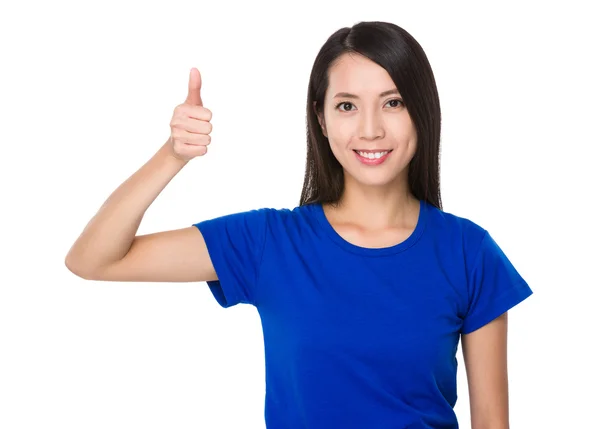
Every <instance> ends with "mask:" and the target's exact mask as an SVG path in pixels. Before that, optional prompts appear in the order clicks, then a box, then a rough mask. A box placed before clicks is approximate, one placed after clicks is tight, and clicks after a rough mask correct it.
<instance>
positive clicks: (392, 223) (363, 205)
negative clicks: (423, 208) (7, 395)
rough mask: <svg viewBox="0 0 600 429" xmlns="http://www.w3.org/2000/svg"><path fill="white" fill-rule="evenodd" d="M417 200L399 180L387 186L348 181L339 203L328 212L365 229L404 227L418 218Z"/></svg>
mask: <svg viewBox="0 0 600 429" xmlns="http://www.w3.org/2000/svg"><path fill="white" fill-rule="evenodd" d="M418 207H419V200H418V199H417V198H416V197H415V196H414V195H412V193H411V192H410V190H409V188H408V183H407V178H406V177H402V178H399V179H398V180H396V181H394V182H392V183H389V184H388V185H386V186H365V185H362V184H360V183H357V182H355V181H353V180H352V179H349V178H347V179H346V180H345V184H344V193H343V195H342V197H341V198H340V201H339V203H338V204H337V205H336V206H335V207H331V210H332V211H333V212H335V216H336V217H337V218H338V219H340V220H343V221H346V222H352V223H355V224H359V225H363V226H364V227H365V228H366V229H381V228H394V227H404V226H406V225H407V224H412V223H414V218H415V216H418V210H419V209H418Z"/></svg>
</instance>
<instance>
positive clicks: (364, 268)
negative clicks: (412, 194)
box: [194, 200, 532, 429]
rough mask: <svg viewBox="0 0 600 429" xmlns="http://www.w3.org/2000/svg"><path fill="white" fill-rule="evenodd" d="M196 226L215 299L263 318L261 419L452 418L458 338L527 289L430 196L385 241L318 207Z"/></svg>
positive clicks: (308, 426)
mask: <svg viewBox="0 0 600 429" xmlns="http://www.w3.org/2000/svg"><path fill="white" fill-rule="evenodd" d="M194 225H195V226H196V227H198V228H199V230H200V231H201V232H202V235H203V237H204V239H205V241H206V244H207V247H208V251H209V254H210V258H211V260H212V263H213V265H214V268H215V271H216V273H217V276H218V278H219V280H218V281H210V282H208V285H209V287H210V290H211V291H212V293H213V295H214V297H215V299H216V300H217V302H218V303H219V304H220V305H221V306H222V307H224V308H227V307H231V306H233V305H236V304H238V303H245V304H251V305H254V306H255V307H256V308H257V310H258V313H259V315H260V319H261V324H262V329H263V337H264V351H265V375H266V392H265V410H264V413H265V422H266V427H267V428H268V429H280V428H285V429H296V428H302V429H332V428H336V429H337V428H344V429H352V428H360V429H365V428H377V429H392V428H393V429H400V428H411V429H417V428H430V429H442V428H444V429H450V428H458V423H457V419H456V415H455V413H454V410H453V407H454V405H455V403H456V400H457V388H456V375H457V359H456V351H457V347H458V341H459V336H460V334H461V333H462V334H466V333H469V332H472V331H475V330H476V329H478V328H480V327H482V326H483V325H485V324H487V323H488V322H490V321H492V320H493V319H495V318H496V317H498V316H500V315H501V314H503V313H504V312H506V311H507V310H508V309H510V308H511V307H513V306H515V305H516V304H518V303H519V302H521V301H523V300H524V299H525V298H527V297H528V296H530V295H531V294H532V290H531V289H530V287H529V286H528V284H527V283H526V282H525V280H524V279H523V278H522V277H521V275H520V274H519V273H518V272H517V270H516V269H515V267H514V266H513V265H512V264H511V262H510V261H509V259H508V258H507V256H506V255H505V254H504V253H503V251H502V250H501V249H500V247H498V245H497V243H496V242H495V241H494V240H493V239H492V237H491V236H490V234H489V233H488V232H487V231H486V230H485V229H483V228H482V227H480V226H479V225H477V224H475V223H474V222H472V221H470V220H468V219H465V218H462V217H458V216H456V215H453V214H450V213H447V212H444V211H442V210H439V209H438V208H437V207H435V206H433V205H431V204H429V203H428V202H426V201H424V200H421V201H420V212H419V219H418V223H417V226H416V228H415V230H414V231H413V232H412V234H411V235H410V236H409V237H408V238H407V239H406V240H405V241H403V242H401V243H399V244H397V245H394V246H391V247H386V248H364V247H360V246H357V245H354V244H352V243H350V242H348V241H346V240H345V239H343V238H342V237H341V236H340V235H339V234H337V232H336V231H335V229H334V228H333V227H332V226H331V224H330V223H329V222H328V220H327V218H326V217H325V214H324V211H323V207H322V205H321V204H308V205H304V206H300V207H296V208H294V209H293V210H290V209H273V208H263V209H259V210H251V211H247V212H241V213H235V214H230V215H226V216H222V217H218V218H215V219H211V220H206V221H203V222H199V223H197V224H194Z"/></svg>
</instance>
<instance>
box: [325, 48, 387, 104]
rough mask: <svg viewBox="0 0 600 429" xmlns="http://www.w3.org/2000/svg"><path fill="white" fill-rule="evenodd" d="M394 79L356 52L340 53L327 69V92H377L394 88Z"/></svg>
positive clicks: (330, 94)
mask: <svg viewBox="0 0 600 429" xmlns="http://www.w3.org/2000/svg"><path fill="white" fill-rule="evenodd" d="M395 87H396V85H395V84H394V81H393V80H392V78H391V77H390V75H389V74H388V72H387V71H386V70H385V69H384V68H383V67H381V66H380V65H379V64H376V63H374V62H373V61H371V60H370V59H368V58H365V57H363V56H362V55H358V54H350V53H346V54H343V55H341V56H340V57H339V58H338V59H337V61H336V62H335V63H334V64H333V65H332V66H331V68H330V70H329V87H328V89H327V94H328V95H329V96H333V95H334V94H336V93H338V92H340V91H344V92H350V93H353V94H357V95H359V96H361V95H371V94H372V93H373V94H377V95H378V94H379V93H380V92H382V91H386V90H388V89H391V88H395Z"/></svg>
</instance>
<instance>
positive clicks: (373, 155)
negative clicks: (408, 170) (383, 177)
mask: <svg viewBox="0 0 600 429" xmlns="http://www.w3.org/2000/svg"><path fill="white" fill-rule="evenodd" d="M353 151H354V153H355V154H356V157H357V159H358V160H359V161H360V162H362V163H363V164H365V165H380V164H381V163H383V162H384V161H385V160H386V159H387V158H388V157H389V155H390V153H391V152H392V149H369V150H362V149H353Z"/></svg>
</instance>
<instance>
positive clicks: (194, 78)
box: [185, 67, 203, 106]
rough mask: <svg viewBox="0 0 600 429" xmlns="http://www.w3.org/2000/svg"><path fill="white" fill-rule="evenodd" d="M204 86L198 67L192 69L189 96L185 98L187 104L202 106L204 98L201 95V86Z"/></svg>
mask: <svg viewBox="0 0 600 429" xmlns="http://www.w3.org/2000/svg"><path fill="white" fill-rule="evenodd" d="M201 86H202V78H201V77H200V72H199V71H198V69H197V68H196V67H193V68H192V69H191V70H190V81H189V84H188V96H187V98H186V99H185V103H186V104H191V105H193V106H202V105H203V104H202V98H201V97H200V87H201Z"/></svg>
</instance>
